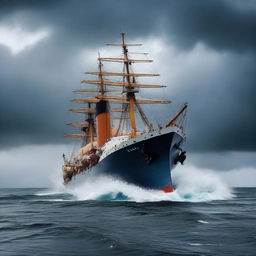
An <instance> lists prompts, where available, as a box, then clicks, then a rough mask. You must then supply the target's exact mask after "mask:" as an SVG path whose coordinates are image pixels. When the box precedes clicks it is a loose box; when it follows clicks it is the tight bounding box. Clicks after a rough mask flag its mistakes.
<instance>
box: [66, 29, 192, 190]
mask: <svg viewBox="0 0 256 256" xmlns="http://www.w3.org/2000/svg"><path fill="white" fill-rule="evenodd" d="M107 46H112V47H119V48H120V49H121V51H120V55H119V56H118V57H102V56H101V55H100V54H99V53H98V59H97V63H98V64H97V65H98V70H97V71H94V72H85V74H86V75H87V76H94V77H96V79H93V80H92V79H90V80H82V81H81V84H82V85H86V86H87V87H86V88H85V89H79V90H75V91H73V92H74V93H75V94H79V95H82V96H81V97H80V98H76V99H73V100H71V101H72V102H75V103H78V104H80V106H79V107H76V108H71V109H69V111H71V112H73V113H76V114H80V116H82V118H80V119H79V121H78V122H73V123H68V124H67V125H69V126H71V127H75V128H79V129H80V133H72V134H66V135H64V137H65V138H75V139H78V140H79V141H80V143H81V144H80V146H79V150H78V152H72V154H71V156H70V157H68V158H67V157H66V156H65V154H63V158H64V165H63V168H62V172H63V182H64V184H65V185H67V186H71V185H73V186H76V185H77V184H82V182H84V181H85V180H86V179H88V176H89V175H93V176H96V177H98V176H99V177H100V176H107V177H111V178H113V179H118V180H122V181H124V182H126V183H128V184H133V185H136V186H139V187H141V188H145V189H153V190H162V191H164V192H173V191H174V190H175V188H174V185H173V181H172V177H171V171H172V169H173V168H174V167H175V166H176V165H177V164H178V163H181V164H183V162H184V160H185V159H186V151H184V150H183V149H182V146H183V143H184V141H185V140H186V135H185V132H184V125H185V120H186V112H187V107H188V104H187V103H185V104H183V105H182V106H181V107H180V109H179V110H178V111H177V113H176V114H175V115H174V116H173V117H172V118H170V119H168V120H167V122H166V124H164V125H160V124H153V123H152V122H150V120H149V118H148V115H147V114H146V111H144V110H143V108H142V105H143V106H144V104H147V105H152V106H153V105H154V106H155V105H157V104H170V103H171V101H170V100H163V99H148V98H142V97H139V96H138V95H141V92H142V91H143V90H147V89H150V90H151V91H152V92H153V91H154V90H157V89H162V88H164V87H166V86H165V85H160V84H155V83H148V82H146V83H145V82H143V81H142V82H141V80H142V79H145V78H147V79H148V78H149V77H150V78H151V79H152V77H157V76H159V74H153V73H136V72H135V67H134V66H136V65H137V64H138V63H150V62H152V61H153V60H151V59H148V53H144V52H133V51H130V49H131V48H132V47H133V49H134V48H135V47H137V48H135V49H138V47H140V46H142V44H138V43H127V42H126V38H125V33H121V41H120V43H110V44H107ZM115 49H116V48H115ZM138 55H139V56H140V55H142V57H141V58H136V56H138ZM134 56H135V57H134ZM108 62H113V63H115V64H114V65H118V67H117V70H116V69H115V70H109V69H107V68H109V67H105V66H107V65H110V63H108ZM103 63H104V65H103ZM113 63H111V65H112V68H113ZM139 79H140V80H139ZM156 111H157V109H156ZM149 115H150V114H149Z"/></svg>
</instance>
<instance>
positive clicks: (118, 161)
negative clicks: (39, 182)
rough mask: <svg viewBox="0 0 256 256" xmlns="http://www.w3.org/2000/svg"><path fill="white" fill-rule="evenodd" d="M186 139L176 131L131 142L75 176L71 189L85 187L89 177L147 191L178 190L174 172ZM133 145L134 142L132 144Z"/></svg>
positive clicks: (153, 134) (70, 184)
mask: <svg viewBox="0 0 256 256" xmlns="http://www.w3.org/2000/svg"><path fill="white" fill-rule="evenodd" d="M183 140H184V137H183V136H182V134H181V133H180V132H177V131H175V130H173V129H169V131H168V130H167V132H163V133H152V134H148V135H147V137H146V138H145V139H139V140H137V139H130V140H129V141H127V142H125V143H123V144H122V146H121V147H120V146H119V148H118V149H117V150H115V151H113V152H111V153H110V154H108V155H107V156H105V157H104V158H103V159H102V160H100V161H99V163H98V164H96V165H95V166H93V167H92V168H90V169H89V170H87V171H85V172H82V173H80V174H79V175H76V176H75V177H73V179H72V181H71V182H69V183H68V184H67V186H68V187H72V186H77V185H80V184H82V183H83V182H85V181H86V179H87V178H88V175H95V176H96V177H99V176H108V177H112V178H114V179H118V180H122V181H124V182H126V183H129V184H133V185H137V186H139V187H142V188H145V189H156V190H163V191H164V192H172V191H174V187H173V182H172V178H171V170H172V169H173V168H174V167H175V165H176V160H177V157H178V156H179V154H180V147H181V145H182V143H183ZM129 142H130V143H129Z"/></svg>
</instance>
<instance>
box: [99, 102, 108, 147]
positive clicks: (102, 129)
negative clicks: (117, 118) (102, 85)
mask: <svg viewBox="0 0 256 256" xmlns="http://www.w3.org/2000/svg"><path fill="white" fill-rule="evenodd" d="M96 126H97V142H98V147H102V146H103V145H104V144H105V143H106V141H107V140H108V139H109V138H110V137H111V125H110V113H109V104H108V102H107V101H105V100H101V101H100V102H98V103H97V104H96Z"/></svg>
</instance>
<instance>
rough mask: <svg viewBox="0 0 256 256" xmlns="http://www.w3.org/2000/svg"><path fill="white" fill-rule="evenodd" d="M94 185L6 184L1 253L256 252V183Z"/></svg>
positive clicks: (0, 200)
mask: <svg viewBox="0 0 256 256" xmlns="http://www.w3.org/2000/svg"><path fill="white" fill-rule="evenodd" d="M96 185H99V184H96ZM96 185H95V184H90V185H88V184H87V186H84V187H81V188H79V189H74V190H61V189H60V188H54V189H53V188H51V189H49V188H48V189H42V188H29V189H27V188H24V189H13V188H12V189H0V255H1V256H7V255H19V256H21V255H24V256H30V255H31V256H35V255H38V256H39V255H61V256H64V255H140V256H143V255H148V256H149V255H150V256H153V255H241V256H246V255H247V256H249V255H250V256H255V255H256V188H234V189H229V188H223V187H221V186H220V187H209V186H208V187H207V189H206V188H203V189H201V190H200V191H199V190H197V191H196V190H194V189H193V190H191V191H183V192H182V190H180V192H179V194H174V195H166V194H164V193H162V192H157V193H156V194H155V192H154V191H144V190H142V189H139V188H137V189H136V188H134V187H132V186H129V185H126V184H120V183H118V184H117V183H109V185H107V186H105V188H104V189H103V190H102V191H101V192H97V193H95V191H98V190H99V187H93V186H96ZM180 189H181V188H180Z"/></svg>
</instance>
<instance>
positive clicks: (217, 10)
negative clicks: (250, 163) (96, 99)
mask: <svg viewBox="0 0 256 256" xmlns="http://www.w3.org/2000/svg"><path fill="white" fill-rule="evenodd" d="M245 4H246V2H245ZM0 5H1V8H0V13H1V17H0V22H1V23H2V24H12V25H13V24H20V25H21V26H22V27H24V28H26V29H28V30H29V31H34V30H37V29H40V28H50V29H52V31H53V32H52V35H51V36H50V37H49V38H47V39H45V40H43V41H42V42H40V43H38V45H36V46H35V47H32V48H31V49H29V50H25V51H24V52H21V53H20V54H19V55H16V56H12V55H11V54H10V53H9V52H8V50H7V49H6V48H5V47H0V77H1V87H0V95H1V101H0V107H1V111H0V122H1V131H0V139H1V146H2V147H3V146H16V145H17V143H18V144H29V143H49V142H51V143H59V142H61V141H62V142H63V140H62V139H61V136H62V134H64V133H65V132H67V131H68V130H67V129H66V128H64V125H63V124H64V123H66V122H69V121H72V120H71V119H72V118H73V119H78V116H77V117H71V115H68V114H67V113H66V109H67V108H69V107H70V104H69V100H70V97H71V95H70V91H72V90H73V89H75V88H77V87H79V80H80V79H81V77H82V75H81V74H82V71H83V70H88V68H89V66H90V65H92V64H90V63H88V62H86V60H84V62H83V63H82V62H81V61H78V57H77V56H78V54H79V51H81V49H83V48H87V49H90V48H91V47H95V48H97V47H99V46H102V45H103V44H104V43H105V42H113V41H114V42H115V41H117V40H118V35H119V33H120V32H121V31H125V32H127V34H128V35H129V38H131V39H133V38H135V37H140V38H147V37H148V36H150V35H151V36H152V37H164V38H167V39H168V42H169V43H172V44H174V45H175V47H176V49H177V51H180V52H186V51H187V52H189V51H190V50H191V49H193V47H194V46H195V45H196V44H197V43H199V42H201V43H202V44H204V45H206V46H208V47H209V50H211V49H213V50H214V51H216V52H218V53H223V54H224V55H225V56H227V57H226V58H223V59H224V62H223V63H221V64H219V67H218V68H216V69H215V70H214V71H213V72H212V73H211V72H209V73H207V74H208V76H205V74H203V73H202V70H200V65H199V67H198V69H196V68H195V69H193V70H188V72H189V73H186V74H184V76H183V78H182V77H180V78H179V80H178V81H177V83H180V84H181V87H180V89H178V90H177V91H176V92H175V93H174V94H173V93H172V92H171V91H168V93H169V94H170V95H172V96H174V99H175V98H176V99H179V101H180V102H184V101H188V102H189V104H190V110H189V116H188V133H189V139H188V147H189V148H190V150H192V151H222V150H247V151H248V150H249V151H250V150H251V151H252V150H255V149H256V138H255V132H254V127H255V125H256V122H255V109H256V108H255V107H256V106H255V101H254V96H255V93H256V92H255V86H254V84H255V81H256V77H255V74H256V72H255V43H256V36H255V33H254V31H255V27H256V15H255V9H251V10H250V9H241V8H239V7H238V6H236V5H233V4H232V1H186V0H184V1H113V0H111V1H78V0H77V1H1V2H0ZM199 57H202V58H203V57H204V56H199ZM202 61H203V59H202ZM181 69H182V67H181ZM170 72H171V67H170ZM170 90H171V89H170Z"/></svg>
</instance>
